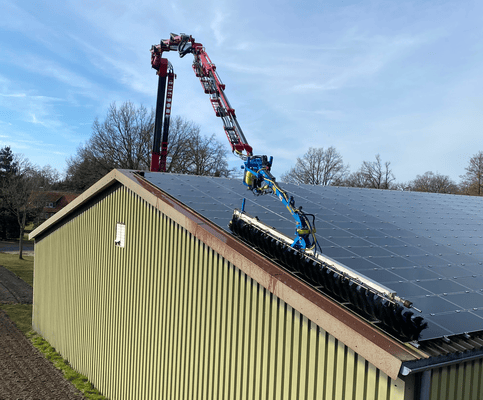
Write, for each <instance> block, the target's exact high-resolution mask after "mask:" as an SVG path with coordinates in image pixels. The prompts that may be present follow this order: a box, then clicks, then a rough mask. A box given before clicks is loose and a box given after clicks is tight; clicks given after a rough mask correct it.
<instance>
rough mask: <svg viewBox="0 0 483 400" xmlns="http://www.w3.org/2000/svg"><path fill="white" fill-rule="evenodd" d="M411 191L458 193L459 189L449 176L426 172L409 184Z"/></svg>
mask: <svg viewBox="0 0 483 400" xmlns="http://www.w3.org/2000/svg"><path fill="white" fill-rule="evenodd" d="M409 187H410V190H414V191H415V192H431V193H457V192H458V187H457V185H456V183H455V182H453V181H452V180H451V178H450V177H449V176H448V175H443V174H439V173H436V174H435V173H433V172H431V171H428V172H425V173H424V174H423V175H417V176H416V178H415V179H414V180H412V181H411V182H409Z"/></svg>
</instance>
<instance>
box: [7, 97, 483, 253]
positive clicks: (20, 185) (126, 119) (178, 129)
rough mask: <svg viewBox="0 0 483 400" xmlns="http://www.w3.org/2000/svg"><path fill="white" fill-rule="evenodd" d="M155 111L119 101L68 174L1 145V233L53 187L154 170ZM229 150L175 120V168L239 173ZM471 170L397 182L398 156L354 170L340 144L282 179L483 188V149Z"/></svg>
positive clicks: (30, 214)
mask: <svg viewBox="0 0 483 400" xmlns="http://www.w3.org/2000/svg"><path fill="white" fill-rule="evenodd" d="M154 116H155V113H154V109H151V110H148V109H146V108H145V107H143V106H140V107H136V106H135V105H134V104H133V103H131V102H129V101H127V102H125V103H123V104H122V105H121V106H120V107H117V106H116V104H115V103H112V104H111V105H110V106H109V109H108V111H107V114H106V117H105V119H104V120H102V121H100V120H99V119H98V118H96V119H95V121H94V123H93V125H92V134H91V136H90V138H89V139H88V140H87V142H86V143H84V144H82V145H81V146H80V147H79V148H78V149H77V151H76V153H75V154H74V155H73V156H71V157H70V158H68V159H67V169H66V171H65V173H64V176H63V178H61V175H60V174H59V172H58V171H56V170H55V169H53V168H51V167H50V166H48V165H47V166H45V167H43V168H41V167H38V166H35V165H33V164H32V163H31V162H30V161H29V160H28V159H27V158H25V157H24V156H22V155H20V154H14V153H13V152H12V150H11V148H10V147H8V146H6V147H3V148H0V190H1V191H0V239H6V238H18V237H20V238H22V237H23V231H24V229H25V226H26V224H27V223H29V222H32V221H38V220H39V215H40V213H41V212H42V209H43V207H44V206H45V198H44V197H43V193H46V192H48V191H50V190H60V191H70V192H76V193H82V192H83V191H84V190H86V189H87V188H89V187H90V186H91V185H93V184H94V183H95V182H97V181H98V180H99V179H101V178H102V177H103V176H104V175H106V174H107V173H109V172H110V171H111V170H112V169H115V168H117V169H135V170H136V169H137V170H148V169H149V167H150V160H151V150H152V143H153V134H154ZM228 153H229V151H228V147H227V146H226V145H225V144H224V143H220V142H219V141H218V140H216V138H215V136H214V135H211V136H203V135H202V134H201V132H200V128H199V126H197V125H196V124H194V123H193V122H191V121H188V120H186V119H183V118H181V117H175V118H173V119H172V122H171V125H170V137H169V146H168V157H167V172H171V173H180V174H192V175H208V176H223V177H232V176H234V175H235V174H236V172H235V169H234V168H229V166H228V159H227V156H228ZM465 170H466V173H465V175H462V176H461V181H460V182H458V183H456V182H454V181H453V180H451V179H450V178H449V177H448V176H447V175H442V174H440V173H434V172H432V171H428V172H425V173H424V174H422V175H417V176H416V178H415V179H413V180H412V181H410V182H407V183H397V182H396V178H395V176H394V174H393V172H392V169H391V163H390V162H389V161H383V160H382V158H381V156H380V155H379V154H377V155H376V156H375V159H374V160H373V161H363V163H362V164H361V166H360V167H359V169H357V170H356V171H354V172H351V171H350V168H349V165H347V164H345V163H344V161H343V159H342V156H341V154H340V153H339V152H338V151H337V150H336V149H335V148H334V147H328V148H326V149H324V148H313V147H310V148H309V149H308V151H307V152H306V153H305V154H304V155H303V156H302V157H298V158H297V160H296V163H295V165H294V166H293V167H291V168H290V169H289V170H288V171H286V172H285V173H284V174H282V176H281V177H280V180H281V181H282V182H288V183H297V184H312V185H332V186H348V187H361V188H374V189H388V190H391V189H392V190H394V189H397V190H413V191H420V192H434V193H453V194H465V195H476V196H481V195H483V187H482V186H483V151H480V152H478V153H477V154H475V155H474V156H473V157H471V158H470V160H469V163H468V166H467V167H466V168H465ZM20 250H22V242H21V243H20ZM20 257H22V252H21V251H20Z"/></svg>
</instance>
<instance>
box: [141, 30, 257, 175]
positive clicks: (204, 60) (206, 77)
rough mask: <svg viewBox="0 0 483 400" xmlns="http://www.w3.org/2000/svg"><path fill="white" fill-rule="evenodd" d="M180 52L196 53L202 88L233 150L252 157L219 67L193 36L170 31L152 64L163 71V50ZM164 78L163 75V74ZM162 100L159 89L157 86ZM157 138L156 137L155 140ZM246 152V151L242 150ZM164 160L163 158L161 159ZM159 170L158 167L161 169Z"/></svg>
mask: <svg viewBox="0 0 483 400" xmlns="http://www.w3.org/2000/svg"><path fill="white" fill-rule="evenodd" d="M166 51H178V53H179V56H180V57H184V56H185V55H186V54H188V53H191V54H193V57H194V60H193V71H194V72H195V74H196V76H197V77H198V78H199V80H200V82H201V85H202V87H203V91H204V92H205V93H206V94H209V95H210V101H211V105H212V107H213V110H214V111H215V114H216V116H217V117H220V118H221V119H222V121H223V127H224V130H225V133H226V136H227V138H228V141H229V142H230V145H231V148H232V151H233V153H235V154H237V155H238V156H240V157H241V158H243V159H244V158H246V157H247V156H251V155H252V153H253V149H252V147H251V146H250V145H249V144H248V142H247V140H246V138H245V135H244V134H243V131H242V129H241V127H240V125H239V124H238V121H237V119H236V114H235V110H234V109H233V107H231V105H230V102H229V101H228V99H227V97H226V95H225V85H224V84H223V82H222V81H221V79H220V77H219V76H218V73H217V72H216V66H215V64H213V63H212V62H211V60H210V57H209V56H208V54H207V53H206V51H205V48H204V47H203V45H202V44H201V43H196V42H195V39H194V38H193V37H192V36H191V35H189V36H188V35H185V34H180V35H175V34H171V37H170V38H169V39H163V40H161V42H160V44H158V45H154V46H152V48H151V66H152V67H153V68H154V69H156V70H157V71H158V75H160V71H161V73H162V71H164V69H165V67H164V66H165V65H166V63H167V60H166V59H165V58H163V57H162V55H163V52H166ZM160 77H161V75H160ZM158 102H159V89H158ZM155 141H156V139H155ZM243 152H245V154H244V153H243ZM161 163H162V161H161ZM158 170H159V169H158Z"/></svg>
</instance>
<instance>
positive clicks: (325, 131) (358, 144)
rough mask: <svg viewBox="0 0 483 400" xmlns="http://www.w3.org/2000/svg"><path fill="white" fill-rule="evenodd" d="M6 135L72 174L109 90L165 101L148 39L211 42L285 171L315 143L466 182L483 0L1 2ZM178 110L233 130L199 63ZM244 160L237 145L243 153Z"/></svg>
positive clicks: (1, 138) (181, 73)
mask: <svg viewBox="0 0 483 400" xmlns="http://www.w3.org/2000/svg"><path fill="white" fill-rule="evenodd" d="M0 8H1V10H2V15H1V16H0V146H2V147H3V146H5V145H10V146H11V147H12V149H13V151H14V152H15V153H22V154H24V155H25V156H26V157H28V158H29V159H30V160H31V161H32V162H34V163H36V164H38V165H40V166H44V165H46V164H49V165H51V166H53V167H55V168H57V169H58V170H59V171H60V172H63V171H64V169H65V167H66V163H65V160H66V158H68V157H69V156H70V155H72V154H74V153H75V151H76V149H77V147H78V146H79V145H80V144H81V143H84V142H85V141H86V140H87V139H88V138H89V136H90V133H91V127H92V123H93V121H94V119H95V117H96V116H97V117H99V118H100V119H101V120H102V119H103V118H104V117H105V115H106V112H107V108H108V106H109V104H110V103H112V102H114V101H115V102H116V103H117V104H121V103H122V102H124V101H127V100H130V101H132V102H134V103H135V104H143V105H144V106H147V107H152V106H154V105H155V99H156V88H157V78H156V75H155V71H154V70H152V69H151V65H150V52H149V49H150V48H151V45H153V44H156V43H159V41H160V39H164V38H168V37H169V34H170V32H175V33H181V32H183V33H186V34H191V35H193V37H195V39H196V40H197V41H198V42H200V43H203V44H204V45H205V47H206V50H207V52H208V54H209V55H210V57H211V59H212V61H213V62H214V63H215V64H216V66H217V71H218V73H219V75H220V77H221V79H222V80H223V81H224V83H225V84H226V95H227V97H228V98H229V100H230V102H231V104H232V106H233V107H234V108H235V109H236V113H237V117H238V120H239V123H240V125H241V126H242V129H243V131H244V133H245V136H246V137H247V139H248V141H249V143H250V144H251V145H252V146H253V148H254V152H255V153H257V154H267V155H273V156H274V168H273V173H274V175H275V176H279V175H280V174H281V173H283V172H285V171H286V170H287V169H288V168H289V167H290V166H292V165H294V163H295V160H296V158H297V157H300V156H302V155H303V154H304V153H305V152H306V151H307V149H308V148H309V147H310V146H312V147H325V148H326V147H329V146H334V147H335V148H336V149H337V150H338V151H339V152H340V153H341V154H342V156H343V158H344V161H345V162H346V163H347V164H349V165H350V167H351V170H352V171H354V170H356V169H358V168H359V167H360V165H361V163H362V161H364V160H370V161H372V160H373V159H374V156H375V155H376V154H378V153H379V154H380V155H381V157H382V160H383V161H390V162H391V166H392V169H393V172H394V174H395V176H396V179H397V181H398V182H404V181H409V180H411V179H413V178H415V177H416V175H417V174H423V173H424V172H426V171H433V172H439V173H442V174H445V175H449V176H450V177H451V178H452V179H454V180H456V181H459V176H460V175H462V174H464V172H465V171H464V168H465V166H467V163H468V160H469V158H470V157H471V156H472V155H474V154H475V153H476V152H477V151H479V150H483V142H482V139H481V134H482V132H483V129H482V128H483V118H482V115H483V114H482V110H483V77H482V76H483V74H482V71H483V2H481V1H480V2H478V1H474V2H472V1H465V0H464V1H459V2H456V1H451V2H444V1H421V0H419V1H405V2H401V1H377V0H375V1H298V2H295V1H290V2H289V1H278V2H266V1H252V0H247V1H243V2H242V1H235V0H232V1H229V0H213V1H210V0H207V1H186V0H176V1H171V0H163V1H148V0H140V1H136V2H133V1H124V0H117V1H102V0H97V1H91V0H83V1H78V0H76V1H69V0H62V1H58V0H50V1H48V2H33V1H26V0H23V1H22V0H16V1H11V0H0ZM166 54H167V57H168V58H169V60H170V61H171V63H172V64H173V65H174V68H175V72H176V74H177V77H178V78H177V79H176V82H175V91H174V99H173V114H174V115H180V116H182V117H185V118H187V119H189V120H192V121H194V122H195V123H197V124H198V125H199V126H200V127H201V131H202V133H203V134H205V135H211V134H212V133H215V134H216V136H217V137H218V139H219V140H220V141H222V142H224V143H226V146H227V148H229V144H228V142H227V140H226V137H225V135H224V132H223V128H222V123H221V121H220V119H219V118H216V117H215V116H214V113H213V110H212V108H211V105H210V102H209V98H208V96H207V95H205V94H204V93H203V91H202V89H201V86H200V84H199V82H198V79H197V78H196V77H195V75H194V74H193V71H192V69H191V56H189V55H188V56H186V57H185V58H183V59H180V58H179V57H178V56H177V54H176V53H166ZM229 159H230V161H231V164H233V165H237V164H239V162H238V161H237V160H238V159H237V158H236V157H234V156H232V155H231V154H230V156H229Z"/></svg>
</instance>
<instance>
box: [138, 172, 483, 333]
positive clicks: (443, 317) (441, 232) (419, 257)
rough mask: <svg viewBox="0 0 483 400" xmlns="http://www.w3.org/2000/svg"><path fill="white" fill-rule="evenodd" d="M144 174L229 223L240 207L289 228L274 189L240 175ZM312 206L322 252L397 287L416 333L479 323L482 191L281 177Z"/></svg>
mask: <svg viewBox="0 0 483 400" xmlns="http://www.w3.org/2000/svg"><path fill="white" fill-rule="evenodd" d="M145 178H146V179H147V180H148V181H150V182H151V183H153V184H155V185H156V186H158V187H162V188H163V190H164V191H166V192H167V193H169V194H171V195H172V196H174V197H175V198H177V199H179V200H180V201H182V202H183V203H184V204H186V205H187V206H189V207H191V208H193V209H194V210H196V211H197V212H199V213H200V214H201V215H203V216H205V217H207V218H208V219H210V220H211V221H213V222H215V223H217V224H218V225H219V226H220V227H222V228H223V229H226V230H228V222H229V220H230V219H231V214H232V211H233V208H235V207H236V208H239V207H241V202H242V199H243V198H244V197H246V200H247V203H246V206H245V210H246V211H247V212H248V213H250V214H251V215H254V216H258V217H259V218H260V220H261V221H263V222H265V223H267V224H268V225H271V226H273V227H274V228H275V229H277V230H278V231H280V232H282V233H284V234H287V235H291V236H293V232H294V222H293V220H292V217H291V216H290V214H289V213H288V212H287V211H286V210H285V208H284V207H283V205H282V203H281V202H280V201H278V199H276V198H275V197H274V196H261V197H255V196H253V195H252V194H251V193H250V192H247V190H246V188H245V186H244V185H242V184H241V182H239V180H234V179H213V178H209V177H193V176H187V175H169V174H154V173H146V174H145ZM283 187H284V189H286V190H287V191H288V192H289V193H290V194H293V195H294V197H295V199H296V203H297V205H302V206H303V209H304V211H306V212H310V213H313V214H315V216H316V225H317V238H318V241H319V243H320V245H321V247H322V252H323V253H324V254H325V255H326V256H329V257H330V258H333V259H335V260H337V261H338V262H340V263H342V264H344V265H346V266H348V267H350V268H352V269H354V270H356V271H358V272H359V273H361V274H363V275H365V276H367V277H368V278H371V279H373V280H375V281H377V282H378V283H380V284H383V285H384V286H387V287H389V288H390V289H392V290H394V291H395V292H397V294H398V295H399V296H400V297H402V298H404V299H406V300H409V301H411V302H412V303H413V305H414V307H415V308H417V309H419V310H420V311H421V314H420V315H421V316H422V317H423V318H424V320H425V321H427V322H428V325H429V327H428V329H426V330H424V331H423V332H422V338H421V339H422V340H426V339H434V338H440V337H444V336H448V335H457V334H463V333H469V332H474V331H480V330H482V329H483V218H482V217H483V198H479V197H471V196H458V195H448V194H434V193H421V192H402V191H390V190H376V189H360V188H343V187H331V186H325V187H324V186H313V185H290V184H284V185H283Z"/></svg>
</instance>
